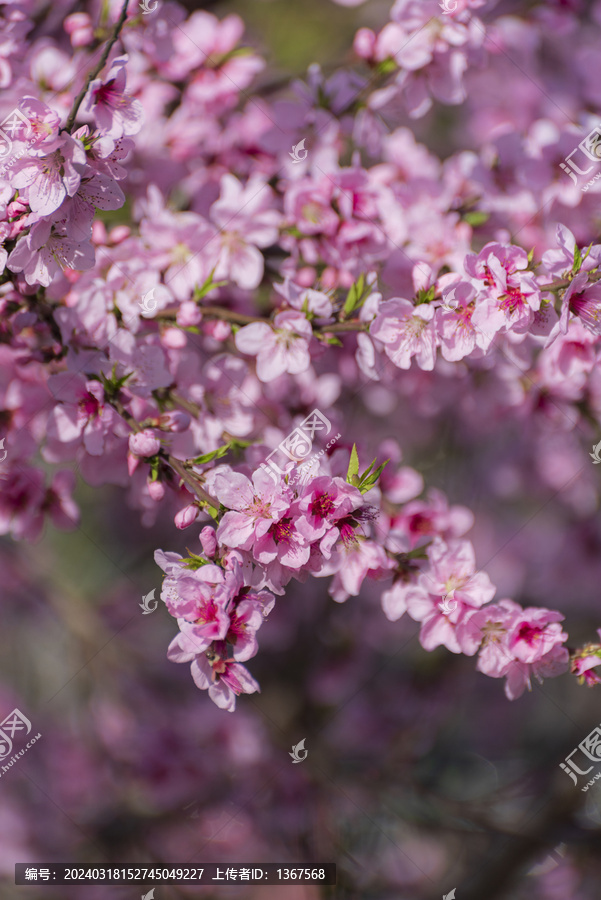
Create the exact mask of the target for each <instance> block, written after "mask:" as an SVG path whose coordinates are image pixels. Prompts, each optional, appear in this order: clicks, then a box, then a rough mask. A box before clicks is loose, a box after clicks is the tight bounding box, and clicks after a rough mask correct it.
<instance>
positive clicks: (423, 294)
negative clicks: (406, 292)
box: [414, 285, 436, 306]
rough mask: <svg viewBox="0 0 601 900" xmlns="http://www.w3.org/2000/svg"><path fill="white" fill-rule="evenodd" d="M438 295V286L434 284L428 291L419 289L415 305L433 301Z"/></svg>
mask: <svg viewBox="0 0 601 900" xmlns="http://www.w3.org/2000/svg"><path fill="white" fill-rule="evenodd" d="M435 297H436V288H435V287H434V285H432V287H429V288H428V290H427V291H425V290H423V288H422V289H421V290H419V291H418V292H417V294H416V295H415V300H414V306H421V305H422V303H431V302H432V301H433V300H434V298H435Z"/></svg>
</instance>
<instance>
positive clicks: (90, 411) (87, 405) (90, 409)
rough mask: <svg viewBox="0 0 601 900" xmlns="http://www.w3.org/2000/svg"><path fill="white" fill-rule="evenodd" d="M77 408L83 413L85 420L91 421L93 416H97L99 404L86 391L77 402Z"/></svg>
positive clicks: (92, 395)
mask: <svg viewBox="0 0 601 900" xmlns="http://www.w3.org/2000/svg"><path fill="white" fill-rule="evenodd" d="M79 408H80V410H81V411H82V412H83V414H84V416H85V417H86V419H93V418H94V416H97V415H99V412H100V403H99V402H98V400H97V399H96V397H95V396H94V394H91V393H90V392H89V391H86V392H85V394H84V395H83V396H82V398H81V400H80V401H79Z"/></svg>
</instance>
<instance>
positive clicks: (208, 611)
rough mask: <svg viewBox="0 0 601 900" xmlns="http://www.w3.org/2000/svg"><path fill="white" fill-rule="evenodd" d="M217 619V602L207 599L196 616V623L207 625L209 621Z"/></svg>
mask: <svg viewBox="0 0 601 900" xmlns="http://www.w3.org/2000/svg"><path fill="white" fill-rule="evenodd" d="M216 620H217V604H216V603H215V601H214V600H209V601H208V602H206V603H204V604H203V606H202V608H201V610H200V613H199V615H198V618H197V619H196V624H197V625H207V624H208V623H209V622H215V621H216Z"/></svg>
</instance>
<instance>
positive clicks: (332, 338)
mask: <svg viewBox="0 0 601 900" xmlns="http://www.w3.org/2000/svg"><path fill="white" fill-rule="evenodd" d="M324 344H332V346H334V347H344V344H343V343H342V341H341V340H340V338H337V337H335V335H333V334H332V335H330V337H329V338H326V340H325V341H324Z"/></svg>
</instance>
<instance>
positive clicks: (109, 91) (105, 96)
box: [94, 79, 121, 106]
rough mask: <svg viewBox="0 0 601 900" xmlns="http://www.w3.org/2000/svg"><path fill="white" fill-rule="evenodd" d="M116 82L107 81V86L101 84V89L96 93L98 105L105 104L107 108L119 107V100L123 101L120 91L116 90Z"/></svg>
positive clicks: (112, 80)
mask: <svg viewBox="0 0 601 900" xmlns="http://www.w3.org/2000/svg"><path fill="white" fill-rule="evenodd" d="M114 84H115V81H114V79H111V80H110V81H107V83H106V84H101V85H100V87H99V88H96V90H95V91H94V99H95V100H96V103H103V104H105V105H106V106H117V105H118V103H119V100H120V99H121V94H120V92H119V91H116V90H115V89H114Z"/></svg>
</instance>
